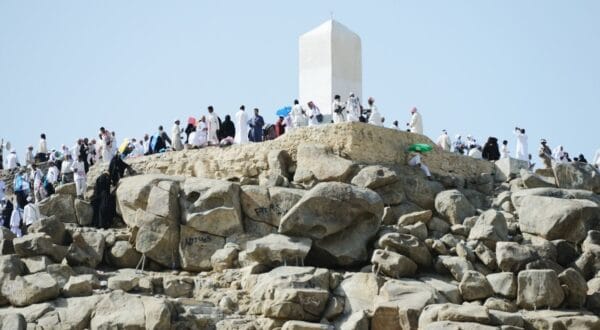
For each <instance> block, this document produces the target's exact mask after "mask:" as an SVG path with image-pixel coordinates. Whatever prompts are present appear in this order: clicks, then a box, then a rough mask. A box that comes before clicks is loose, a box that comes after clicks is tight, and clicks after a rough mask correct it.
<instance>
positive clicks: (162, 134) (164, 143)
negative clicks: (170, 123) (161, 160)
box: [154, 125, 171, 152]
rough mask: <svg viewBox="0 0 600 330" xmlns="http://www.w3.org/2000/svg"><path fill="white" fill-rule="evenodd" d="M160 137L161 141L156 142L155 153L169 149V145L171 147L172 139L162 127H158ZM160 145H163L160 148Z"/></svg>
mask: <svg viewBox="0 0 600 330" xmlns="http://www.w3.org/2000/svg"><path fill="white" fill-rule="evenodd" d="M158 136H159V137H160V139H159V140H158V141H157V142H156V147H155V148H154V152H159V151H160V150H162V149H167V143H168V144H169V145H171V139H170V138H169V136H168V135H167V132H165V131H164V130H163V127H162V125H161V126H158ZM159 143H160V144H161V145H160V146H159Z"/></svg>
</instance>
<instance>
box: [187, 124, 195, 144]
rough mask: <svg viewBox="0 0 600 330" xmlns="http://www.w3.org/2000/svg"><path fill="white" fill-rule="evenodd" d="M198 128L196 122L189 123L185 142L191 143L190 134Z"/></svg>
mask: <svg viewBox="0 0 600 330" xmlns="http://www.w3.org/2000/svg"><path fill="white" fill-rule="evenodd" d="M195 130H196V126H194V124H191V123H188V124H187V127H186V128H185V144H189V143H190V134H192V132H194V131H195Z"/></svg>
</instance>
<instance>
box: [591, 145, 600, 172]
mask: <svg viewBox="0 0 600 330" xmlns="http://www.w3.org/2000/svg"><path fill="white" fill-rule="evenodd" d="M592 165H594V166H596V168H597V169H598V170H600V149H598V150H596V154H595V155H594V161H593V162H592Z"/></svg>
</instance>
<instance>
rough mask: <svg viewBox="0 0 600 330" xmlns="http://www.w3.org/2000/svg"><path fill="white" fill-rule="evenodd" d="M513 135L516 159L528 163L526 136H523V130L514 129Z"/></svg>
mask: <svg viewBox="0 0 600 330" xmlns="http://www.w3.org/2000/svg"><path fill="white" fill-rule="evenodd" d="M515 135H516V136H517V150H516V156H517V159H520V160H524V161H528V160H529V153H528V151H527V149H528V148H527V134H525V129H524V128H518V127H515Z"/></svg>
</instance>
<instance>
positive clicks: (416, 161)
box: [408, 151, 431, 180]
mask: <svg viewBox="0 0 600 330" xmlns="http://www.w3.org/2000/svg"><path fill="white" fill-rule="evenodd" d="M408 159H409V161H408V165H409V166H412V167H418V168H420V169H421V171H423V173H425V176H426V177H427V179H428V180H431V172H429V167H427V165H425V164H423V162H422V160H421V152H419V151H415V152H411V153H410V154H409V156H408Z"/></svg>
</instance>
